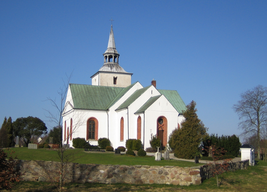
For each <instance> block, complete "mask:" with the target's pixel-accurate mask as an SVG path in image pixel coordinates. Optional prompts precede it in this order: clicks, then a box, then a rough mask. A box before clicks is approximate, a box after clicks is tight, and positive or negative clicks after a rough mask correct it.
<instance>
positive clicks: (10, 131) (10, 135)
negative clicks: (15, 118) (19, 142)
mask: <svg viewBox="0 0 267 192" xmlns="http://www.w3.org/2000/svg"><path fill="white" fill-rule="evenodd" d="M5 127H6V132H7V140H8V147H14V145H15V142H14V135H13V125H12V119H11V117H9V118H8V120H7V123H6V125H5Z"/></svg>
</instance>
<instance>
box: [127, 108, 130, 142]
mask: <svg viewBox="0 0 267 192" xmlns="http://www.w3.org/2000/svg"><path fill="white" fill-rule="evenodd" d="M129 119H130V118H129V108H128V107H127V124H128V131H127V132H128V139H129V125H130V122H129Z"/></svg>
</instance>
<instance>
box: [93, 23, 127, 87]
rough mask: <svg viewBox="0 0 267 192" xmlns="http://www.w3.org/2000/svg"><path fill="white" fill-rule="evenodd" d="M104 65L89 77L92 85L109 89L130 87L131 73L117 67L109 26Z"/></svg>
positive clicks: (112, 37) (111, 30)
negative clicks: (108, 87)
mask: <svg viewBox="0 0 267 192" xmlns="http://www.w3.org/2000/svg"><path fill="white" fill-rule="evenodd" d="M103 56H104V65H103V66H102V67H101V68H100V69H99V71H98V72H96V73H95V74H94V75H92V76H91V78H92V85H98V86H110V87H127V86H129V85H131V78H132V73H128V72H126V71H125V70H124V69H123V68H122V67H121V66H120V65H119V57H120V54H119V53H118V51H117V49H116V46H115V39H114V33H113V27H112V25H111V29H110V34H109V40H108V48H107V50H106V51H105V53H104V54H103Z"/></svg>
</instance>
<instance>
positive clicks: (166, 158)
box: [163, 150, 170, 160]
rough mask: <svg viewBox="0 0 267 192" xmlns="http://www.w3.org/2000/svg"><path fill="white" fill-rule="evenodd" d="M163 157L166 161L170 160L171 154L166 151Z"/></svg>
mask: <svg viewBox="0 0 267 192" xmlns="http://www.w3.org/2000/svg"><path fill="white" fill-rule="evenodd" d="M163 157H164V159H165V160H170V153H169V151H168V150H166V151H165V152H164V154H163Z"/></svg>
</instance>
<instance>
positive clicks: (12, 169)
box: [0, 149, 20, 190]
mask: <svg viewBox="0 0 267 192" xmlns="http://www.w3.org/2000/svg"><path fill="white" fill-rule="evenodd" d="M18 163H19V161H15V160H14V159H13V158H12V157H9V158H7V154H6V153H5V152H4V151H3V150H2V149H0V168H1V174H0V190H2V189H11V186H12V185H11V183H13V182H19V181H20V172H19V170H18V169H16V167H17V164H18Z"/></svg>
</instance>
